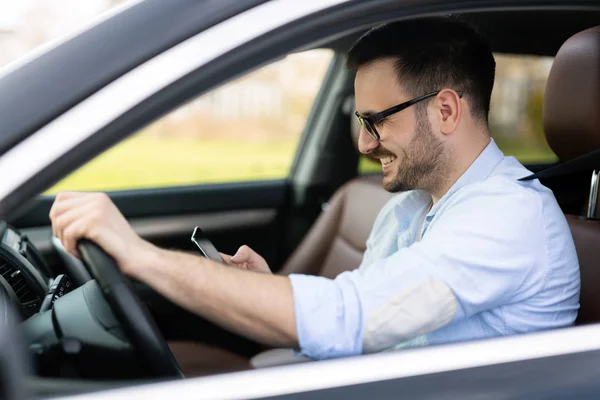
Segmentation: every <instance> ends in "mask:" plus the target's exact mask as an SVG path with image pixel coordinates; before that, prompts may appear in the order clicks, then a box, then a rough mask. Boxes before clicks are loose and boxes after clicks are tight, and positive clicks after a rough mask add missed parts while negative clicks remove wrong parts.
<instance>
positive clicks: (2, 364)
mask: <svg viewBox="0 0 600 400" xmlns="http://www.w3.org/2000/svg"><path fill="white" fill-rule="evenodd" d="M20 333H21V331H20V329H19V319H18V318H17V315H16V311H15V310H14V308H13V307H12V304H11V302H10V298H9V296H8V292H6V289H5V288H4V286H3V285H0V399H7V400H22V399H26V398H28V397H29V396H28V389H27V377H28V375H29V374H28V372H29V371H30V370H29V368H30V362H29V361H30V360H29V355H28V354H29V353H28V352H27V351H26V348H25V345H24V340H23V335H22V334H20Z"/></svg>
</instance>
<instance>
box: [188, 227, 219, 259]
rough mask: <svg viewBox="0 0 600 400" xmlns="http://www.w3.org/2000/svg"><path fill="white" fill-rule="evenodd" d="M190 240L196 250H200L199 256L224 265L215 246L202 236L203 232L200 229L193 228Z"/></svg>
mask: <svg viewBox="0 0 600 400" xmlns="http://www.w3.org/2000/svg"><path fill="white" fill-rule="evenodd" d="M191 239H192V243H194V244H195V245H196V246H197V247H198V250H200V254H201V255H202V256H203V257H206V258H209V259H211V260H213V261H217V262H220V263H223V264H224V263H225V261H223V257H221V254H219V252H218V251H217V249H216V248H215V246H214V245H213V244H212V242H211V241H210V240H209V239H208V238H207V237H206V235H205V234H204V232H202V229H200V227H199V226H197V227H195V228H194V232H193V233H192V238H191Z"/></svg>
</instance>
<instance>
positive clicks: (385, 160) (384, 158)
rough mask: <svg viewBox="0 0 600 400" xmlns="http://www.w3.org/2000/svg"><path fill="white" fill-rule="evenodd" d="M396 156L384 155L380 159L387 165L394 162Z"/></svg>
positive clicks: (382, 163) (383, 164)
mask: <svg viewBox="0 0 600 400" xmlns="http://www.w3.org/2000/svg"><path fill="white" fill-rule="evenodd" d="M396 158H397V157H396V156H389V157H382V158H380V159H379V161H381V165H382V166H384V167H385V166H386V165H389V164H391V163H393V162H394V160H396Z"/></svg>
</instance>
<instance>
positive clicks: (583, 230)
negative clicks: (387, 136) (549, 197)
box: [0, 10, 600, 381]
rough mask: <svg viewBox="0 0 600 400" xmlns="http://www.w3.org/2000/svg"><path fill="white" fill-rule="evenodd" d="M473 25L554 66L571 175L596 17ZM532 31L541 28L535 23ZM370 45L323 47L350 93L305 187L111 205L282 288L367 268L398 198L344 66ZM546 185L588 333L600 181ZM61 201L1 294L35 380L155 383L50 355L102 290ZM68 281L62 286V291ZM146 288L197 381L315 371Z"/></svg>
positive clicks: (550, 97) (142, 197)
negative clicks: (288, 279) (379, 165)
mask: <svg viewBox="0 0 600 400" xmlns="http://www.w3.org/2000/svg"><path fill="white" fill-rule="evenodd" d="M462 17H463V18H465V19H467V20H470V21H471V22H472V23H473V24H475V25H476V26H477V27H478V28H479V29H480V30H481V31H482V33H483V34H484V35H485V36H486V37H487V38H488V40H489V41H490V44H491V47H492V50H493V51H494V53H496V54H520V55H532V56H550V57H554V61H553V64H552V67H551V70H550V74H549V76H548V80H547V83H546V89H545V95H544V99H543V117H542V121H539V122H541V123H543V132H544V135H545V138H546V140H547V143H548V145H549V146H550V148H551V149H552V151H553V152H554V153H555V155H556V156H557V158H558V162H561V163H562V162H568V161H570V160H573V159H576V158H577V157H580V156H582V155H585V154H588V153H590V152H591V151H593V150H596V149H599V148H600V121H598V116H597V109H598V107H600V80H599V79H598V71H599V70H600V54H598V52H600V28H598V27H597V26H596V25H598V21H599V20H600V19H599V18H598V17H599V15H598V14H597V13H590V12H583V11H568V12H566V11H552V10H549V11H534V10H531V11H518V12H516V11H514V12H512V11H493V12H491V11H489V12H473V13H469V14H464V15H463V16H462ZM532 18H535V20H536V21H538V22H537V23H536V24H531V23H530V21H531V19H532ZM363 32H364V30H360V31H351V32H346V33H344V34H343V35H336V36H335V37H333V38H330V39H328V40H326V41H323V42H322V43H320V44H319V46H318V47H322V48H329V49H332V50H333V51H334V52H335V57H334V61H333V66H332V67H331V69H330V73H329V75H327V78H326V81H325V82H324V83H323V87H322V89H321V90H322V91H328V90H331V85H330V82H331V81H332V80H334V79H338V80H341V81H342V82H343V85H342V87H343V89H339V86H338V89H336V90H337V92H336V93H335V97H336V99H337V101H336V102H334V103H333V104H335V107H334V108H325V109H321V108H319V107H318V106H319V104H318V103H319V100H318V99H317V100H316V105H315V106H314V107H313V110H312V113H311V116H310V117H309V120H308V122H307V123H306V126H305V128H304V133H303V136H308V135H310V134H312V131H313V130H320V131H321V133H322V139H321V140H322V144H321V145H320V146H319V147H318V148H319V149H320V151H319V153H318V154H312V155H311V156H312V157H317V158H318V160H319V161H318V165H319V167H320V168H319V170H320V172H319V173H318V174H314V177H313V178H312V179H309V180H304V181H303V180H302V179H300V177H298V176H296V175H295V169H294V167H293V168H292V172H291V174H290V176H289V177H288V178H286V179H282V180H271V181H257V182H244V183H239V184H237V183H226V184H207V185H199V186H197V187H192V186H190V187H175V188H156V189H148V190H128V191H119V192H111V193H109V195H110V196H111V198H112V199H113V200H114V202H115V203H116V204H117V206H118V207H119V209H120V210H121V211H122V212H123V214H124V215H125V216H126V217H127V218H128V219H129V220H130V222H131V223H132V225H133V226H134V228H135V229H136V231H137V232H138V233H139V234H140V235H141V236H143V237H144V238H146V239H147V240H149V241H151V242H153V243H155V244H157V245H159V246H162V247H166V248H173V249H179V250H182V251H188V252H195V253H197V251H196V249H195V248H194V247H193V244H192V243H190V240H189V236H190V234H191V232H192V228H193V226H196V225H198V226H200V227H201V228H202V229H203V230H204V232H205V233H206V235H207V237H208V238H209V239H210V241H212V243H214V245H215V247H216V248H217V249H218V250H219V251H222V252H224V253H229V254H232V253H234V252H235V251H236V249H237V248H238V247H239V246H240V245H242V244H247V245H249V246H250V247H252V248H253V249H255V250H256V251H257V252H258V253H259V254H261V255H263V257H264V258H265V259H266V260H267V261H268V263H269V265H270V266H271V267H272V269H273V270H274V272H275V273H278V274H282V275H288V274H292V273H302V274H312V275H319V276H324V277H328V278H334V277H335V276H337V275H338V274H339V273H341V272H343V271H346V270H352V269H355V268H357V267H358V266H359V265H360V262H361V259H362V254H363V252H364V251H365V243H366V239H367V237H368V235H369V232H370V230H371V227H372V225H373V222H374V220H375V218H376V216H377V214H378V212H379V210H380V209H381V208H382V207H383V205H384V204H385V203H386V201H388V200H389V199H390V198H391V197H392V196H393V194H390V193H388V192H386V191H385V190H384V189H383V188H382V187H381V177H380V175H379V174H377V173H369V174H366V173H359V170H358V165H359V159H360V157H361V156H359V154H358V152H357V149H356V139H357V136H358V130H359V129H360V127H359V125H358V124H357V123H356V121H355V118H354V115H353V111H354V109H353V103H354V99H353V75H352V73H351V71H347V70H346V69H345V68H344V66H343V61H344V54H345V52H346V51H347V50H348V48H349V47H350V46H351V44H352V43H353V41H354V40H356V39H357V38H358V37H359V36H360V35H361V34H362V33H363ZM322 97H323V95H322V94H321V98H322ZM492 107H493V105H492ZM324 120H326V121H327V123H323V121H324ZM323 138H324V139H323ZM303 140H305V139H303ZM303 149H306V141H305V142H301V144H300V147H299V150H298V155H297V157H298V158H297V159H296V161H295V165H298V164H299V163H301V162H302V158H303V157H308V155H307V154H306V151H303ZM526 166H527V167H528V168H529V169H530V170H531V171H532V172H537V171H540V170H543V169H545V168H547V167H549V165H548V164H547V163H542V164H530V165H526ZM590 179H591V184H590ZM541 181H542V183H544V184H545V185H546V186H548V187H550V188H551V189H552V190H553V192H554V193H555V196H556V197H557V199H558V202H559V204H560V206H561V208H562V209H563V211H564V213H565V214H566V216H567V220H568V222H569V225H570V227H571V231H572V233H573V237H574V240H575V244H576V248H577V254H578V257H579V262H580V268H581V277H582V287H581V300H580V303H581V308H580V311H579V316H578V319H577V322H576V324H578V325H581V324H589V323H596V322H600V298H599V297H598V296H600V295H599V294H598V293H597V291H596V289H597V288H596V282H598V279H600V275H599V272H598V271H596V269H595V268H596V267H597V261H596V257H595V254H594V253H595V252H594V250H595V247H596V246H597V243H598V242H599V241H600V221H599V220H598V218H597V212H596V203H597V197H598V178H597V174H596V173H595V172H594V171H592V170H581V171H577V172H575V173H570V174H568V175H559V174H557V175H556V176H548V177H544V178H541ZM52 201H53V196H40V197H38V198H36V199H35V200H34V201H32V202H31V204H30V205H28V207H26V209H25V211H24V212H22V213H20V214H19V215H16V216H15V217H14V218H13V219H10V220H9V221H8V224H4V225H2V226H0V232H1V235H0V237H2V238H3V239H2V242H3V246H1V247H0V258H2V266H1V267H0V283H2V286H3V287H5V288H6V289H7V292H9V294H10V297H11V301H12V302H13V303H14V304H16V305H18V307H19V311H20V312H21V317H22V321H23V322H22V324H21V325H22V326H23V328H24V331H25V332H26V336H27V340H28V343H27V344H28V345H29V349H30V352H31V354H32V361H33V365H34V371H35V374H36V375H38V376H41V377H49V378H67V379H72V380H78V379H92V380H112V381H115V380H121V379H141V378H147V377H148V376H152V374H153V373H152V372H149V371H147V370H145V369H144V365H141V363H140V362H139V360H136V356H135V354H136V353H135V350H134V349H132V348H131V346H126V345H119V346H121V347H119V346H117V345H115V346H109V345H107V344H106V343H107V342H106V341H110V340H112V339H98V341H97V342H95V343H91V342H86V341H85V340H82V339H81V338H69V337H67V336H68V335H63V337H62V339H61V340H60V341H59V342H57V343H54V342H51V337H53V336H52V335H51V334H49V333H48V331H47V329H48V326H50V327H53V328H54V329H59V330H60V329H63V330H65V329H66V328H65V327H64V326H62V327H61V324H62V323H63V321H66V319H67V317H66V316H65V317H63V318H64V319H63V320H61V319H60V318H61V317H60V315H58V316H57V315H55V314H53V313H52V309H51V308H48V307H51V306H52V304H54V302H55V301H60V299H59V297H60V296H62V295H63V294H65V293H69V292H72V291H75V289H76V288H78V287H79V286H82V285H85V283H86V282H88V281H89V280H90V279H91V276H90V275H89V274H86V272H85V270H82V268H81V263H80V262H79V261H78V260H76V259H74V258H73V257H71V256H69V255H67V254H65V253H64V251H61V246H60V243H56V241H53V240H52V238H51V230H50V227H49V218H48V212H49V209H50V206H51V204H52ZM64 275H66V276H68V278H63V277H62V276H64ZM56 277H61V279H55V280H53V278H56ZM48 282H52V284H51V285H48ZM48 286H50V287H48ZM134 287H135V289H136V292H137V293H138V295H139V297H140V299H141V300H142V302H143V303H144V304H145V306H147V308H148V310H149V311H150V313H151V315H152V318H153V319H154V320H155V321H156V327H157V329H158V330H159V331H160V334H161V335H162V337H164V339H165V340H166V341H167V343H168V346H169V349H170V350H171V352H172V353H173V355H174V357H175V359H176V361H177V363H178V365H179V367H181V370H182V371H183V374H184V375H185V376H186V377H194V376H205V375H211V374H216V373H222V372H227V371H238V370H246V369H252V368H264V367H273V366H277V365H282V364H289V363H293V362H299V361H306V360H303V359H301V358H294V357H293V356H292V351H291V350H289V349H272V348H269V347H267V346H264V345H262V344H259V343H255V342H253V341H251V340H248V339H245V338H243V337H241V336H239V335H237V334H234V333H232V332H229V331H226V330H224V329H221V328H220V327H217V326H215V325H214V324H212V323H211V322H209V321H207V320H204V319H203V318H201V317H199V316H196V315H193V314H191V313H189V312H188V311H186V310H184V309H182V308H180V307H178V306H177V305H175V304H173V303H171V302H170V301H168V300H166V299H164V298H162V297H161V296H160V295H158V294H157V293H156V292H154V291H153V290H152V289H151V288H149V287H147V286H145V285H142V284H140V283H137V282H135V283H134ZM50 289H52V294H51V295H49V293H50V292H49V290H50ZM59 292H60V296H59V295H58V293H59ZM88 295H89V296H91V294H90V293H88ZM44 310H45V311H44ZM63 310H64V311H63V313H65V314H63V315H66V314H67V313H74V314H73V315H75V314H77V313H80V312H81V311H78V309H76V308H74V307H72V308H70V309H69V310H66V309H63ZM59 311H60V310H59ZM59 311H57V312H59ZM98 313H99V315H100V314H101V315H104V316H105V319H104V320H103V321H102V324H103V325H104V326H105V327H106V328H107V329H109V330H111V332H112V334H114V335H116V336H119V337H120V336H122V335H123V333H122V332H120V331H119V329H118V328H117V327H115V325H114V324H115V322H114V321H112V320H110V318H109V317H108V316H106V311H104V310H99V311H98ZM103 313H104V314H103ZM77 315H80V314H77ZM73 318H74V317H73ZM149 329H150V328H149ZM74 332H75V331H74ZM71 339H72V340H71ZM105 340H106V341H105ZM92 342H93V341H92ZM108 350H110V351H108Z"/></svg>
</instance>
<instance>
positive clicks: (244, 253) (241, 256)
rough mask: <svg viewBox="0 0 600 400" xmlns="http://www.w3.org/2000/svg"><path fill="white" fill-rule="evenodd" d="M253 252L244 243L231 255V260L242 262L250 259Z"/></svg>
mask: <svg viewBox="0 0 600 400" xmlns="http://www.w3.org/2000/svg"><path fill="white" fill-rule="evenodd" d="M253 254H255V253H254V251H252V249H251V248H250V247H248V246H246V245H243V246H241V247H240V248H239V249H238V251H237V252H236V253H235V254H234V255H233V256H232V257H231V262H234V263H243V262H249V261H251V258H252V255H253Z"/></svg>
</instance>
